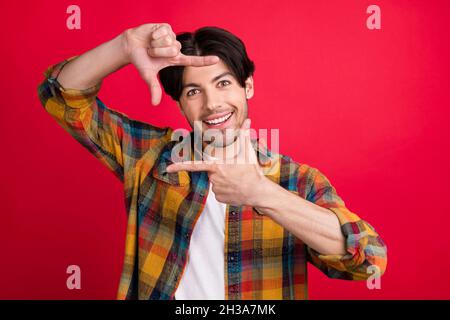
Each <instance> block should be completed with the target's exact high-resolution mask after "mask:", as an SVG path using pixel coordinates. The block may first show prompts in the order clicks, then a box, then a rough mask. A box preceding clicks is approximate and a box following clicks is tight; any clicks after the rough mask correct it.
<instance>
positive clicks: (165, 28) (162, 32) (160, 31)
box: [152, 23, 173, 40]
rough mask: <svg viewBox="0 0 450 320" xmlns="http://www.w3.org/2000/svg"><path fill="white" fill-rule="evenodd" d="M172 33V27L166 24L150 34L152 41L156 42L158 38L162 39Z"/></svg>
mask: <svg viewBox="0 0 450 320" xmlns="http://www.w3.org/2000/svg"><path fill="white" fill-rule="evenodd" d="M172 33H173V31H172V27H171V26H170V25H169V24H167V23H162V24H161V25H159V26H158V28H156V29H155V31H153V33H152V39H153V40H156V39H158V38H160V37H163V36H165V35H171V34H172Z"/></svg>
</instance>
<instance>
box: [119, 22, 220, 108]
mask: <svg viewBox="0 0 450 320" xmlns="http://www.w3.org/2000/svg"><path fill="white" fill-rule="evenodd" d="M123 39H124V43H123V46H124V50H125V52H126V55H127V57H128V59H129V62H130V63H132V64H133V65H134V66H135V67H136V68H137V70H138V71H139V74H140V76H141V77H142V78H143V79H144V81H145V82H146V83H147V85H148V86H149V88H150V91H151V95H152V104H153V105H158V104H159V103H160V102H161V96H162V90H161V86H160V84H159V82H158V78H157V75H158V72H159V71H160V70H161V69H163V68H165V67H168V66H195V67H202V66H208V65H212V64H215V63H217V62H218V61H219V58H218V57H217V56H201V57H199V56H186V55H184V54H182V53H181V52H180V49H181V43H180V42H179V41H177V40H176V35H175V33H174V32H173V31H172V28H171V27H170V25H169V24H167V23H148V24H143V25H141V26H139V27H136V28H132V29H128V30H126V31H125V32H124V33H123Z"/></svg>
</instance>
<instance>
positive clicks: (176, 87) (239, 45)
mask: <svg viewBox="0 0 450 320" xmlns="http://www.w3.org/2000/svg"><path fill="white" fill-rule="evenodd" d="M177 40H178V41H179V42H180V43H181V53H183V54H185V55H191V56H207V55H216V56H218V57H219V58H220V59H221V60H222V61H223V62H224V63H225V64H226V65H227V66H228V68H229V69H230V70H231V72H232V73H233V75H234V76H235V77H236V79H237V81H238V82H239V84H240V85H241V87H244V86H245V80H247V78H248V77H249V76H252V75H253V73H254V72H255V65H254V63H253V61H251V60H250V59H249V57H248V56H247V51H246V50H245V45H244V43H243V42H242V41H241V39H239V38H238V37H236V36H235V35H234V34H232V33H231V32H229V31H227V30H225V29H222V28H218V27H203V28H200V29H197V30H196V31H195V32H193V33H191V32H184V33H180V34H178V35H177ZM183 72H184V66H170V67H166V68H164V69H161V70H160V71H159V79H160V81H161V84H162V86H163V88H164V91H165V92H166V93H167V94H168V95H169V96H171V97H172V99H173V100H175V101H179V100H180V96H181V91H182V82H183Z"/></svg>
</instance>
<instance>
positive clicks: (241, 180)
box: [167, 119, 270, 206]
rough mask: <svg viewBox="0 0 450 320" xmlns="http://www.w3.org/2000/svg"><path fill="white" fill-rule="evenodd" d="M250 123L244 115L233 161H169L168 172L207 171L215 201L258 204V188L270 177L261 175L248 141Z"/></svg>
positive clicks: (254, 153) (255, 156)
mask: <svg viewBox="0 0 450 320" xmlns="http://www.w3.org/2000/svg"><path fill="white" fill-rule="evenodd" d="M250 123H251V122H250V119H246V120H245V121H244V123H243V125H242V128H241V129H240V132H239V136H238V141H237V142H238V143H239V146H240V149H239V153H238V155H237V156H236V157H235V158H234V159H232V160H233V161H230V160H226V161H223V160H217V161H216V160H214V161H202V162H199V161H184V162H180V163H175V164H171V165H170V166H168V167H167V172H178V171H183V170H184V171H206V172H208V177H209V180H210V182H211V183H212V190H213V192H214V193H215V196H216V199H217V201H220V202H222V203H227V204H231V205H249V206H257V205H258V204H259V202H260V201H259V197H258V194H259V190H261V188H264V185H265V183H267V182H268V181H269V180H268V179H267V178H266V177H265V176H264V173H263V170H262V168H261V167H260V166H259V163H258V159H257V155H256V152H255V150H254V149H253V146H252V144H251V140H250ZM269 182H270V181H269Z"/></svg>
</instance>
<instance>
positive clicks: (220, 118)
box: [203, 111, 234, 128]
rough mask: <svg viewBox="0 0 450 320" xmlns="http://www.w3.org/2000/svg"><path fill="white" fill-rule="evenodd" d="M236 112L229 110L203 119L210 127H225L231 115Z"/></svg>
mask: <svg viewBox="0 0 450 320" xmlns="http://www.w3.org/2000/svg"><path fill="white" fill-rule="evenodd" d="M233 114H234V111H231V112H227V113H221V114H218V115H215V116H214V117H209V119H205V120H203V123H205V124H206V125H207V126H208V128H220V127H224V126H225V125H226V124H227V122H229V120H230V118H231V116H232V115H233Z"/></svg>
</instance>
